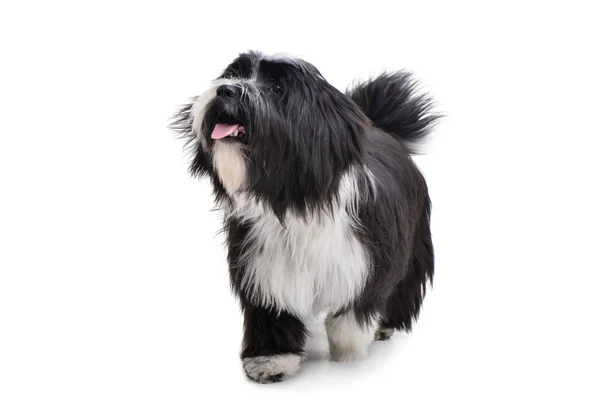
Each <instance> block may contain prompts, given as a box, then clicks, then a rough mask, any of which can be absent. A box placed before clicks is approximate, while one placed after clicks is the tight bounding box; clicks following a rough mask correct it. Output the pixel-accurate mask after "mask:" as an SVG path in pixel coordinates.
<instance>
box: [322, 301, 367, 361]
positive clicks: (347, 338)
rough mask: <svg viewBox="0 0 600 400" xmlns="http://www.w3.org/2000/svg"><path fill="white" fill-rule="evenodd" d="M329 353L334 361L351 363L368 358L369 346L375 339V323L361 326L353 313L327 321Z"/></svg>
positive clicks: (330, 317)
mask: <svg viewBox="0 0 600 400" xmlns="http://www.w3.org/2000/svg"><path fill="white" fill-rule="evenodd" d="M325 327H326V329H327V341H328V342H329V352H330V353H331V359H332V360H333V361H340V362H351V361H361V360H364V359H365V358H367V353H368V350H369V345H370V344H371V342H372V341H373V339H374V338H375V330H376V326H375V324H374V323H371V324H368V325H366V326H361V325H360V324H359V323H358V322H357V321H356V317H355V315H354V313H353V312H348V313H346V314H344V315H340V316H336V317H332V316H329V317H327V319H326V320H325Z"/></svg>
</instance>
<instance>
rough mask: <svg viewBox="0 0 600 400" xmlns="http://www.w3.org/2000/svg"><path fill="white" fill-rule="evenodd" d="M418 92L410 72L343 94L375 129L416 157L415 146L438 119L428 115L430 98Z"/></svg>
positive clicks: (370, 81)
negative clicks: (384, 133) (394, 138)
mask: <svg viewBox="0 0 600 400" xmlns="http://www.w3.org/2000/svg"><path fill="white" fill-rule="evenodd" d="M418 89H419V84H418V82H417V81H416V80H415V79H414V78H413V77H412V75H411V74H410V73H408V72H396V73H384V74H382V75H380V76H378V77H377V78H375V79H371V80H369V81H367V82H363V83H359V84H358V85H357V86H355V87H354V88H351V89H348V91H347V94H348V95H349V96H350V97H351V98H352V100H354V102H356V104H358V105H359V107H360V108H361V109H362V110H363V111H364V113H365V114H366V115H367V117H369V119H370V120H371V121H372V122H373V124H374V125H375V126H377V127H378V128H380V129H382V130H383V131H385V132H387V133H389V134H391V135H392V136H394V137H396V138H398V139H399V140H400V141H401V142H402V143H404V145H405V146H406V147H407V148H408V150H409V151H410V152H411V153H412V154H417V153H418V145H419V144H420V143H421V142H422V140H423V139H424V138H425V136H427V134H428V133H429V132H430V131H431V128H432V127H433V125H435V122H436V121H437V119H438V118H439V117H440V115H438V114H435V113H433V112H432V109H433V102H432V100H431V98H430V97H429V96H427V95H425V94H417V91H418Z"/></svg>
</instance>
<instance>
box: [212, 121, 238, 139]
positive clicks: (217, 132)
mask: <svg viewBox="0 0 600 400" xmlns="http://www.w3.org/2000/svg"><path fill="white" fill-rule="evenodd" d="M239 127H240V126H239V125H227V124H216V125H215V129H213V131H212V134H211V135H210V137H211V138H213V139H223V138H224V137H227V136H229V135H232V134H233V132H235V130H236V129H239Z"/></svg>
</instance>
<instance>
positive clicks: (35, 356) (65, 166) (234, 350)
mask: <svg viewBox="0 0 600 400" xmlns="http://www.w3.org/2000/svg"><path fill="white" fill-rule="evenodd" d="M489 3H490V2H475V1H474V2H472V3H465V2H454V1H452V2H451V1H445V2H438V3H430V2H424V1H416V0H415V1H412V2H411V3H410V4H402V3H400V2H390V3H389V4H384V3H382V2H378V1H372V0H371V1H368V2H361V3H357V4H353V3H352V2H340V3H339V4H335V3H333V2H326V1H319V2H314V3H313V2H310V1H305V2H299V1H298V2H294V3H287V2H284V1H279V2H270V3H267V2H257V1H251V0H248V1H244V2H235V1H218V2H217V1H199V0H196V1H193V2H189V3H185V4H184V3H176V2H164V4H163V5H162V6H158V5H156V4H153V3H152V2H140V3H135V4H134V3H131V2H106V1H104V2H97V3H96V4H92V3H91V2H73V3H72V4H67V3H64V2H59V3H57V2H41V1H40V2H16V1H15V2H8V1H7V2H3V3H2V5H1V6H0V42H1V46H0V52H1V53H0V58H1V61H0V71H1V73H0V176H1V180H0V190H1V192H2V193H1V197H0V204H1V207H0V246H1V247H0V267H1V269H0V398H2V399H3V400H11V399H109V398H110V399H138V398H139V399H212V398H222V397H223V398H227V397H229V396H231V395H236V394H238V395H240V396H243V398H252V399H253V398H261V399H271V398H277V399H282V398H297V397H302V398H304V397H306V395H307V394H314V396H313V397H312V398H320V397H321V396H322V397H331V396H335V398H345V397H352V396H356V397H358V398H369V399H377V398H403V399H412V398H453V397H457V398H474V399H481V398H549V397H557V398H574V399H585V398H598V396H600V391H599V389H598V375H599V372H600V366H599V362H598V360H599V358H600V351H599V345H598V338H599V336H600V329H599V327H598V315H599V312H598V307H599V305H600V294H599V290H598V278H600V273H599V272H598V271H599V268H600V262H599V257H598V239H599V236H600V235H599V231H598V227H599V223H600V215H599V211H598V210H599V207H598V206H599V202H600V196H599V194H598V185H599V181H600V179H599V176H598V175H599V172H600V163H599V161H598V154H597V153H598V150H599V147H598V136H599V134H600V131H599V125H600V123H599V121H598V120H599V118H600V115H599V106H600V104H599V100H598V98H599V95H600V80H599V71H600V63H599V62H598V59H597V57H598V38H599V37H600V32H599V29H598V12H597V11H596V10H594V9H593V7H592V4H593V2H592V1H590V2H588V4H589V6H584V5H583V4H577V2H573V1H569V2H566V1H565V2H563V3H564V4H563V5H559V4H557V2H551V1H543V2H514V3H513V4H511V2H506V1H503V2H498V3H497V4H496V5H491V4H489ZM301 4H302V5H301ZM247 49H258V50H262V51H264V52H267V53H271V52H279V51H283V52H288V53H291V54H295V55H299V56H302V57H303V58H305V59H307V60H308V61H311V62H313V63H314V64H316V65H317V67H318V68H319V69H320V70H321V72H322V73H323V74H324V76H325V77H326V78H327V79H329V80H330V81H331V82H332V83H333V84H334V85H335V86H337V87H338V88H340V89H344V88H345V87H346V85H347V84H348V83H350V82H351V81H352V79H355V78H356V77H361V76H362V77H365V76H369V75H370V74H374V73H377V72H380V71H382V70H383V69H390V70H393V69H401V68H408V69H411V70H414V71H415V73H416V75H417V76H418V77H419V78H420V79H421V80H422V81H423V83H424V85H425V87H426V88H427V89H428V90H429V91H430V92H431V93H432V94H433V95H434V97H435V99H436V100H437V102H438V104H439V109H440V110H441V111H443V112H444V113H445V114H447V115H448V117H447V118H446V119H444V120H443V122H442V123H441V124H440V125H439V127H438V128H437V129H436V133H435V135H434V136H433V137H432V138H431V140H430V142H429V145H428V148H427V155H425V156H420V157H419V158H418V159H417V162H418V164H419V166H420V167H421V169H422V170H423V172H424V174H425V176H426V178H427V180H428V182H429V186H430V189H431V196H432V199H433V204H434V214H433V221H432V224H433V234H434V240H435V246H436V255H437V265H436V278H435V283H434V286H433V290H432V291H431V293H430V294H429V295H428V297H427V299H426V301H425V305H424V309H423V311H422V315H421V318H420V320H419V322H418V323H417V325H416V327H415V329H414V330H413V332H412V334H410V335H406V334H403V335H396V337H394V339H393V340H391V341H389V342H380V343H375V344H374V345H373V346H372V348H371V351H370V358H369V359H368V360H367V361H365V362H362V363H358V364H351V365H340V364H336V363H332V362H330V361H328V360H327V355H326V344H325V343H324V341H323V336H322V331H319V330H317V333H316V334H315V335H314V337H313V338H312V339H311V343H310V346H311V353H310V354H311V358H310V359H309V361H308V362H306V363H305V364H303V366H302V367H301V370H300V372H299V373H298V375H297V376H296V377H294V378H292V379H289V380H287V381H286V382H282V383H279V384H276V385H270V386H261V385H257V384H254V383H251V382H249V381H248V380H247V379H246V378H245V377H244V374H243V372H242V369H241V366H240V362H239V359H238V354H239V348H240V339H241V317H240V313H239V310H238V306H237V303H236V300H235V299H234V298H233V296H232V295H231V293H230V290H229V284H228V276H227V265H226V262H225V253H224V250H223V246H222V242H223V238H222V237H221V236H220V235H216V233H217V231H218V229H219V218H218V215H217V214H216V213H214V212H211V211H210V209H211V208H212V206H213V204H212V199H211V197H210V188H209V185H208V183H207V182H198V181H196V180H193V179H191V178H190V177H189V176H188V174H187V171H186V168H187V165H186V162H185V157H184V155H183V154H182V145H183V143H181V142H180V141H178V140H176V139H175V138H174V136H173V134H172V133H171V132H169V131H168V130H167V129H166V125H167V123H168V119H169V117H170V116H171V115H172V114H173V112H174V111H175V108H176V106H178V105H179V104H181V103H184V102H185V101H186V100H187V99H188V98H189V97H191V96H194V95H197V94H199V93H200V92H201V91H202V90H203V88H204V87H205V85H206V84H207V83H208V82H209V81H210V80H211V79H212V78H214V77H216V76H217V75H218V74H219V73H220V71H221V70H222V69H223V68H224V67H225V66H226V65H227V63H228V62H230V61H231V60H232V59H233V58H234V57H235V56H236V54H237V53H239V52H241V51H245V50H247Z"/></svg>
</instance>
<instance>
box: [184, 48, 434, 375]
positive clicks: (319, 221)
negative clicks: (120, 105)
mask: <svg viewBox="0 0 600 400" xmlns="http://www.w3.org/2000/svg"><path fill="white" fill-rule="evenodd" d="M416 86H417V84H416V82H415V81H414V80H413V79H412V78H411V76H410V75H409V74H407V73H402V72H400V73H392V74H383V75H381V76H379V77H378V78H376V79H373V80H370V81H368V82H365V83H362V84H360V85H358V86H357V87H355V88H353V89H351V90H349V91H348V92H347V93H346V94H343V93H341V92H339V91H338V90H336V89H335V88H334V87H333V86H332V85H330V84H329V83H328V82H327V81H326V80H325V79H324V78H323V76H322V75H321V74H320V73H319V71H318V70H317V69H316V68H315V67H314V66H313V65H312V64H309V63H308V62H306V61H303V60H301V59H297V58H292V57H286V56H266V55H263V54H261V53H259V52H248V53H244V54H241V55H240V56H239V57H238V58H237V59H236V60H235V61H233V63H231V64H230V65H229V66H228V67H227V68H226V69H225V71H224V72H223V74H222V75H221V76H220V77H219V78H217V79H216V80H214V81H213V83H212V85H211V87H210V88H209V89H208V90H207V91H206V92H205V93H204V94H203V95H201V96H199V97H197V98H196V99H194V100H193V102H192V103H191V104H188V105H186V106H184V107H183V108H182V109H181V110H180V111H179V113H178V114H177V115H176V116H175V120H174V122H173V124H172V128H173V129H175V130H176V131H178V132H179V133H180V134H181V135H182V136H184V137H186V138H187V139H188V140H189V145H190V150H191V152H192V156H193V161H192V163H191V166H190V171H191V173H192V174H193V175H195V176H208V177H209V178H210V179H211V180H212V184H213V185H214V194H215V197H216V202H217V204H218V206H219V208H220V209H222V210H223V212H224V231H225V233H226V236H227V246H228V261H229V272H230V277H231V286H232V288H233V290H234V292H235V293H236V294H237V295H238V296H239V298H240V301H241V307H242V310H243V313H244V339H243V346H242V353H241V357H242V362H243V367H244V370H245V372H246V374H247V375H248V377H250V378H251V379H253V380H255V381H258V382H274V381H278V380H280V379H281V378H282V377H284V376H286V375H291V374H293V373H294V372H295V371H296V370H297V369H298V367H299V365H300V361H301V359H302V356H303V351H304V344H305V339H306V336H307V334H308V332H307V328H306V325H305V323H306V321H307V320H308V319H309V318H312V317H313V316H315V315H319V314H320V313H322V312H327V313H328V314H327V315H328V316H327V318H326V329H327V336H328V340H329V348H330V352H331V357H332V359H334V360H337V361H353V360H360V359H363V358H365V357H366V355H367V349H368V347H369V344H370V343H371V342H372V341H373V340H377V339H387V338H389V337H390V335H391V334H392V333H393V331H394V330H395V329H405V330H409V329H410V328H411V325H412V322H413V320H414V319H416V317H417V316H418V314H419V309H420V307H421V302H422V300H423V296H424V293H425V288H426V286H427V283H428V282H430V281H431V280H432V277H433V247H432V242H431V235H430V228H429V217H430V202H429V196H428V192H427V185H426V183H425V180H424V178H423V176H422V175H421V173H420V172H419V170H418V169H417V167H416V166H415V164H414V163H413V161H412V159H411V156H410V154H411V153H413V152H415V151H416V149H415V146H416V144H418V142H419V141H420V140H421V139H422V138H423V137H424V136H425V135H426V134H427V133H428V132H429V130H430V129H431V127H432V125H433V124H434V123H435V121H436V119H437V116H436V115H435V114H433V113H432V112H431V108H432V103H431V101H430V99H429V98H428V97H426V96H424V95H418V94H417V93H416Z"/></svg>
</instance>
